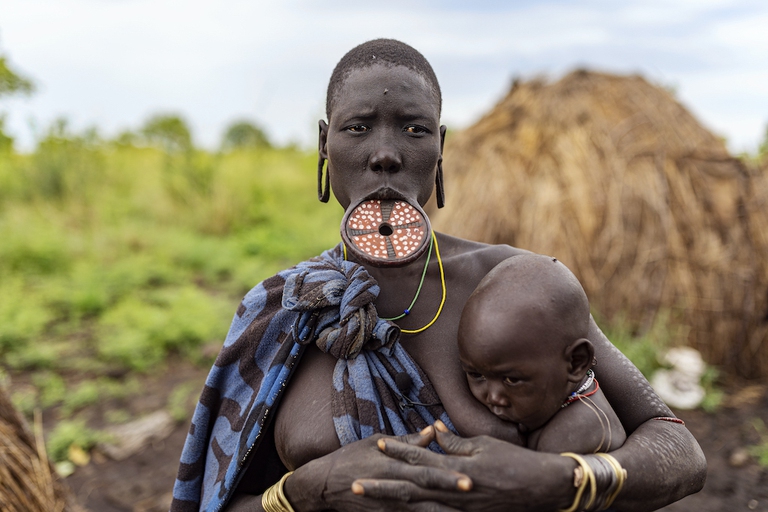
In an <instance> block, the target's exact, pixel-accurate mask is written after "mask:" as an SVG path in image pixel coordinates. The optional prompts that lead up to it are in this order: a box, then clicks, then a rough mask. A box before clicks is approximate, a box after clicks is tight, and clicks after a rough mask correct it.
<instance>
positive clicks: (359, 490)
mask: <svg viewBox="0 0 768 512" xmlns="http://www.w3.org/2000/svg"><path fill="white" fill-rule="evenodd" d="M352 494H357V495H358V496H362V495H363V494H365V489H363V486H362V485H360V484H359V483H357V482H352Z"/></svg>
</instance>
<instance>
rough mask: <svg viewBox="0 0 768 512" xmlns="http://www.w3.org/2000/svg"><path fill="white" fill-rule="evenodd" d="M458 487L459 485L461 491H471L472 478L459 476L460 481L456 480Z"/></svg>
mask: <svg viewBox="0 0 768 512" xmlns="http://www.w3.org/2000/svg"><path fill="white" fill-rule="evenodd" d="M456 487H458V489H459V490H460V491H471V490H472V480H470V479H469V478H459V481H458V482H456Z"/></svg>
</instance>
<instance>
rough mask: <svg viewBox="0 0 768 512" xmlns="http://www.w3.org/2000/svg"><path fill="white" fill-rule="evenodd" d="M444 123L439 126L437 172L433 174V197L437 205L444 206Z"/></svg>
mask: <svg viewBox="0 0 768 512" xmlns="http://www.w3.org/2000/svg"><path fill="white" fill-rule="evenodd" d="M446 130H447V128H446V127H445V125H442V126H440V157H439V158H438V159H437V173H436V174H435V199H436V200H437V207H438V208H442V207H443V206H445V185H444V181H443V146H444V145H445V132H446Z"/></svg>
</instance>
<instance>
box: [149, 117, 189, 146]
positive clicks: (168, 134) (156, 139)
mask: <svg viewBox="0 0 768 512" xmlns="http://www.w3.org/2000/svg"><path fill="white" fill-rule="evenodd" d="M141 133H142V135H143V136H144V138H145V139H146V140H147V142H149V143H150V144H158V145H161V146H163V148H165V149H166V151H169V152H186V151H190V150H191V149H192V134H191V133H190V131H189V126H188V125H187V122H186V121H185V120H184V119H183V118H182V117H181V116H179V115H176V114H157V115H155V116H153V117H151V118H150V119H148V120H147V122H146V123H145V124H144V127H143V128H142V129H141Z"/></svg>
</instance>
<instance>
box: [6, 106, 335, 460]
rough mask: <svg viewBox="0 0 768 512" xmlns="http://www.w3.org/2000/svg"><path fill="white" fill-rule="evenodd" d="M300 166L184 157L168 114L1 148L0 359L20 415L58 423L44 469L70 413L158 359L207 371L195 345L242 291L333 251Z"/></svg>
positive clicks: (186, 149)
mask: <svg viewBox="0 0 768 512" xmlns="http://www.w3.org/2000/svg"><path fill="white" fill-rule="evenodd" d="M139 143H142V144H144V143H149V144H152V145H150V146H141V145H137V144H139ZM249 144H250V143H248V144H243V145H244V146H249ZM315 164H316V162H315V156H314V155H313V154H311V153H308V152H304V151H301V150H298V149H278V148H271V147H267V146H264V145H259V146H258V147H238V145H237V144H234V143H233V144H232V147H230V148H229V151H228V152H227V153H212V152H207V151H202V150H199V149H195V148H194V147H192V137H191V135H190V133H189V130H188V129H187V127H186V124H185V123H184V122H183V120H182V119H181V118H178V117H175V116H158V117H154V118H152V119H150V121H148V122H147V123H146V125H145V126H144V128H143V129H142V130H141V131H140V132H139V134H138V135H135V134H131V133H130V132H126V133H124V134H122V135H121V136H120V137H119V138H118V140H113V141H109V140H104V139H102V138H101V137H99V135H98V132H97V131H96V130H89V131H87V132H85V133H73V132H72V131H71V130H70V128H69V127H68V125H67V123H66V121H64V120H60V121H57V122H56V123H54V124H53V125H52V126H51V127H50V128H49V129H48V130H47V131H46V132H45V134H44V136H43V137H42V138H41V140H39V141H38V143H37V146H36V148H35V150H34V151H33V152H32V153H29V154H20V153H18V152H16V151H14V150H13V147H12V146H9V147H8V148H6V150H5V151H0V241H2V242H1V243H0V297H2V300H0V366H2V368H4V369H5V370H7V371H8V372H9V374H10V375H11V377H12V378H14V376H15V375H16V376H17V375H20V374H25V375H28V376H30V377H29V379H30V380H31V388H30V386H23V387H22V388H19V389H18V390H17V392H16V394H15V395H14V401H15V403H16V404H17V406H19V407H20V408H21V409H22V410H23V411H25V412H26V413H31V411H32V410H33V409H34V408H36V407H41V408H50V407H54V408H56V411H57V412H56V414H57V417H58V419H63V418H71V420H68V423H63V424H62V425H63V426H61V427H60V428H61V429H63V430H62V432H63V433H61V432H59V430H58V428H57V430H56V431H55V432H56V434H55V437H53V438H52V441H51V442H52V443H53V442H54V441H55V443H57V444H52V446H51V451H52V453H54V454H55V457H54V458H55V459H56V460H63V459H61V458H60V457H64V455H62V454H63V453H64V451H65V449H64V448H61V447H60V446H59V444H63V443H64V441H59V440H57V439H58V438H61V439H68V437H67V436H69V437H71V435H70V431H74V430H75V429H74V427H72V425H74V424H77V421H80V419H79V414H80V412H81V411H82V410H83V409H84V408H86V407H87V406H89V405H94V404H101V403H105V402H106V401H107V400H112V399H115V398H117V397H120V396H125V395H126V394H128V393H137V392H140V391H139V386H137V385H136V381H135V377H131V376H135V375H137V374H138V375H140V374H142V373H147V372H153V371H160V369H161V368H162V367H163V364H164V363H165V361H166V360H167V358H168V357H176V358H183V359H186V360H188V361H191V362H193V363H195V364H199V365H201V366H206V367H207V366H208V365H210V363H211V360H210V357H211V356H210V352H211V350H210V348H209V349H208V350H204V346H205V345H206V344H207V345H209V346H210V345H211V344H218V343H221V342H222V341H223V338H224V336H225V334H226V331H227V327H228V325H229V321H230V319H231V318H232V315H233V313H234V311H235V309H236V307H237V304H238V302H239V301H240V299H241V298H242V296H243V295H244V294H245V293H246V292H247V291H248V290H249V289H250V288H251V287H252V286H254V285H255V284H256V283H258V282H259V281H260V280H262V279H264V278H265V277H268V276H269V275H272V274H274V272H276V271H278V270H280V269H283V268H285V267H287V266H290V265H292V264H294V263H296V262H298V261H301V260H303V259H305V258H307V257H310V256H313V255H316V254H318V253H319V252H321V251H323V250H324V249H327V248H329V247H331V246H333V245H335V244H336V243H338V240H339V235H338V225H339V222H340V219H341V215H342V213H343V212H342V211H341V209H340V208H339V207H338V206H337V207H334V206H332V205H328V206H324V205H321V204H319V203H318V202H317V199H316V193H315V182H314V180H315ZM114 375H122V376H123V377H118V378H113V377H112V376H114ZM126 375H127V376H128V377H125V376H126ZM74 376H82V377H83V378H80V377H78V378H77V379H73V377H74ZM74 381H76V383H73V382H74ZM198 389H199V386H198ZM184 393H186V394H187V395H189V393H190V390H189V389H186V388H183V387H182V388H180V389H179V390H178V392H177V393H176V394H175V395H174V396H172V397H171V399H170V400H169V407H172V408H173V411H174V416H176V417H182V415H183V414H185V412H184V407H185V403H184ZM118 416H119V415H117V414H113V415H111V416H110V418H112V419H113V420H114V419H115V418H117V417H118ZM73 422H74V423H73ZM65 427H66V428H65ZM67 429H69V430H67ZM84 432H85V431H84ZM65 434H66V435H65ZM86 441H88V440H87V439H86ZM86 441H82V440H80V441H78V443H79V444H78V445H79V446H80V447H81V448H84V449H87V446H88V442H86ZM62 450H64V451H62Z"/></svg>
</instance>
